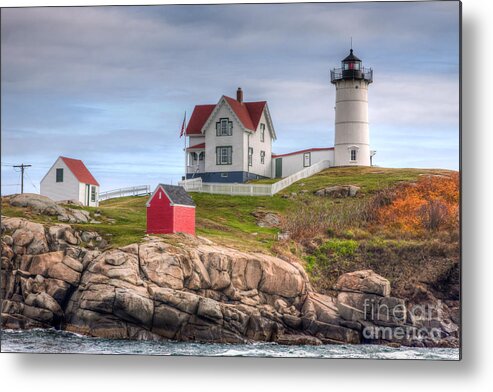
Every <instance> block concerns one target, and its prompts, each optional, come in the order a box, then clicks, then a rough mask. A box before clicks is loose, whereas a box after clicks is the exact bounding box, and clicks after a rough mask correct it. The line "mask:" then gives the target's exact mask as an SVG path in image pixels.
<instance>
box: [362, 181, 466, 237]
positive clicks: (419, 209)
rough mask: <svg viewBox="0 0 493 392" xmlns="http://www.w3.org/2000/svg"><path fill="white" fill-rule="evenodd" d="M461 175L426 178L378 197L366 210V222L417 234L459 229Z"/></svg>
mask: <svg viewBox="0 0 493 392" xmlns="http://www.w3.org/2000/svg"><path fill="white" fill-rule="evenodd" d="M458 212H459V174H458V173H454V174H451V175H450V176H426V177H423V178H420V179H419V180H418V182H416V183H412V184H405V185H400V186H398V187H397V188H396V189H394V190H393V191H390V190H388V191H385V192H383V193H382V194H377V195H376V196H375V197H374V198H373V199H372V200H371V201H370V202H369V203H368V204H367V208H366V218H367V221H370V222H373V223H374V224H377V225H381V226H383V227H388V228H393V229H401V230H403V231H407V232H412V233H418V232H420V231H437V230H440V229H449V230H454V229H456V228H457V227H458V226H459V219H458Z"/></svg>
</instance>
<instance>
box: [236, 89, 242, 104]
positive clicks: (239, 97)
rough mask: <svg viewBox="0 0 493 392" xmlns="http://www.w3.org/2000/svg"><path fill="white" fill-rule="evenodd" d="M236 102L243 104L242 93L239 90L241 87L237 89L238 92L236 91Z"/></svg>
mask: <svg viewBox="0 0 493 392" xmlns="http://www.w3.org/2000/svg"><path fill="white" fill-rule="evenodd" d="M236 100H237V101H238V102H239V103H243V91H242V90H241V87H238V90H236Z"/></svg>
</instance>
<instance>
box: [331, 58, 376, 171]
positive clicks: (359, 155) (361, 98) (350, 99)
mask: <svg viewBox="0 0 493 392" xmlns="http://www.w3.org/2000/svg"><path fill="white" fill-rule="evenodd" d="M330 80H331V83H333V84H335V86H336V107H335V109H336V116H335V142H334V147H335V154H334V165H335V166H370V165H371V164H370V131H369V127H368V86H369V85H370V83H372V82H373V71H372V69H371V68H367V69H365V68H363V65H362V62H361V60H360V59H359V58H357V57H356V56H355V55H354V54H353V49H351V51H350V53H349V56H347V57H346V58H345V59H344V60H342V66H341V68H336V69H333V70H331V71H330Z"/></svg>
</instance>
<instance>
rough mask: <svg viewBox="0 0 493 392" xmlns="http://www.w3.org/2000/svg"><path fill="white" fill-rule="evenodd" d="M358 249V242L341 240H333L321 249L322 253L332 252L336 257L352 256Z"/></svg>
mask: <svg viewBox="0 0 493 392" xmlns="http://www.w3.org/2000/svg"><path fill="white" fill-rule="evenodd" d="M356 249H358V242H357V241H354V240H340V239H332V240H328V241H327V242H326V243H325V244H323V245H322V246H321V247H320V251H321V252H324V253H327V252H330V253H332V254H334V255H336V256H342V257H347V256H352V255H354V252H355V251H356Z"/></svg>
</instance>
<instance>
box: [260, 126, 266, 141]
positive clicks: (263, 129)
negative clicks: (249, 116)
mask: <svg viewBox="0 0 493 392" xmlns="http://www.w3.org/2000/svg"><path fill="white" fill-rule="evenodd" d="M260 141H261V142H264V141H265V124H260Z"/></svg>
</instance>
